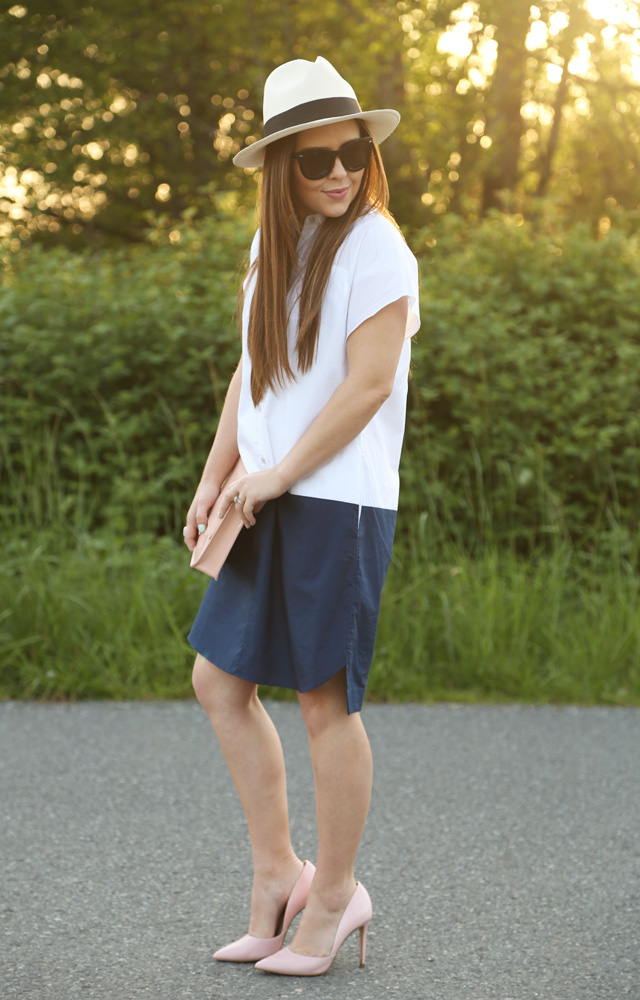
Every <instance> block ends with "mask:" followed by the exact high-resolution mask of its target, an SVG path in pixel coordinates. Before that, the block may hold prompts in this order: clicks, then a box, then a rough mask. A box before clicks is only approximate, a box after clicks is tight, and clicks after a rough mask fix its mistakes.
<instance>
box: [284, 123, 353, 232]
mask: <svg viewBox="0 0 640 1000" xmlns="http://www.w3.org/2000/svg"><path fill="white" fill-rule="evenodd" d="M359 137H360V129H359V128H358V125H357V122H355V121H348V122H335V123H334V124H333V125H319V126H318V128H310V129H307V130H306V131H304V132H298V134H297V136H296V144H295V149H294V152H296V153H299V152H301V151H302V150H303V149H312V148H317V147H318V146H320V147H322V148H324V149H340V146H342V145H344V143H345V142H351V140H352V139H358V138H359ZM363 174H364V168H363V169H362V170H358V171H357V172H356V173H351V172H350V171H348V170H345V168H344V167H343V166H342V163H341V162H340V157H336V160H335V162H334V164H333V167H332V169H331V172H330V173H329V174H327V176H326V177H321V178H320V180H319V181H310V180H307V178H306V177H303V176H302V173H301V172H300V165H299V163H298V161H297V160H292V161H291V193H292V195H293V200H294V203H295V206H296V209H297V210H298V212H299V214H300V217H301V218H302V219H306V217H307V216H308V215H326V216H329V217H330V218H332V219H336V218H338V217H339V216H340V215H344V213H345V212H346V211H347V209H348V207H349V205H350V204H351V202H352V201H353V199H354V198H355V196H356V195H357V193H358V191H359V189H360V185H361V184H362V177H363Z"/></svg>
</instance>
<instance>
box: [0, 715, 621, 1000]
mask: <svg viewBox="0 0 640 1000" xmlns="http://www.w3.org/2000/svg"><path fill="white" fill-rule="evenodd" d="M269 711H270V712H271V714H272V716H273V718H274V720H275V722H276V725H277V726H278V728H279V730H280V732H281V735H282V739H283V743H284V746H285V754H286V756H287V759H288V761H289V764H290V766H289V795H290V802H291V812H292V826H293V835H294V843H295V844H296V845H297V848H298V850H299V852H300V854H301V855H302V856H303V857H309V858H312V859H313V858H315V852H316V841H315V820H314V805H313V794H312V779H311V767H310V762H309V755H308V749H307V743H306V736H305V732H304V727H303V725H302V723H301V720H300V716H299V711H298V708H297V706H296V705H292V704H277V703H271V704H270V705H269ZM363 718H364V720H365V724H366V726H367V729H368V731H369V734H370V737H371V742H372V745H373V750H374V758H375V790H374V799H373V803H372V809H371V814H370V818H369V822H368V825H367V829H366V832H365V836H364V840H363V843H362V847H361V851H360V855H359V865H358V876H359V877H360V878H361V879H362V881H363V882H364V884H365V885H366V886H367V888H368V889H369V892H370V893H371V896H372V898H373V904H374V918H373V920H372V922H371V927H370V933H369V942H368V956H367V958H368V961H367V966H366V968H365V969H360V968H359V967H358V935H353V936H352V937H351V938H349V940H348V941H347V942H346V944H345V945H344V946H343V948H342V949H341V951H340V953H339V955H338V958H337V959H336V961H335V962H334V965H333V967H332V969H331V970H330V972H329V973H328V974H327V975H326V976H323V977H320V978H318V979H298V978H286V977H283V978H281V977H275V976H269V975H267V974H265V973H260V972H258V971H257V970H255V969H254V968H253V967H252V966H233V965H226V964H222V963H216V962H213V961H212V960H211V952H212V949H213V947H214V946H219V945H220V944H222V943H224V942H226V941H227V940H230V939H231V938H233V937H235V936H239V935H240V934H242V933H244V932H245V930H246V923H247V919H248V894H249V888H250V881H251V876H250V855H249V850H248V845H247V841H246V836H245V827H244V820H243V817H242V813H241V811H240V807H239V805H238V803H237V801H236V798H235V793H234V789H233V786H232V784H231V781H230V778H229V776H228V774H227V773H226V769H225V766H224V762H223V760H222V757H221V754H220V752H219V750H218V748H217V745H216V743H215V739H214V737H213V733H212V731H211V730H210V728H209V724H208V721H207V719H206V717H205V716H204V714H203V713H202V710H201V709H200V708H199V706H197V705H196V704H195V703H157V704H141V703H135V704H113V703H105V704H95V703H91V704H79V705H36V704H15V703H5V704H0V750H1V758H0V776H1V787H0V794H1V801H2V821H3V822H2V844H1V851H2V859H1V860H2V883H1V898H0V912H1V915H2V925H1V929H0V934H1V935H2V936H1V938H0V941H1V942H2V944H1V955H0V996H1V997H2V1000H13V998H20V1000H75V998H99V1000H138V998H149V997H153V998H167V1000H169V998H171V1000H179V998H190V1000H232V998H233V1000H235V998H250V1000H254V998H255V1000H276V998H277V1000H281V998H282V1000H296V998H298V997H300V996H304V997H311V998H314V1000H315V998H318V1000H320V998H322V1000H332V998H340V1000H383V998H390V997H402V998H403V1000H404V998H409V1000H414V998H415V1000H417V998H423V997H424V998H437V1000H467V998H468V1000H488V998H491V1000H494V998H495V1000H529V998H534V997H540V998H544V1000H595V998H598V1000H622V998H633V1000H640V877H639V876H640V802H639V795H638V792H639V790H640V788H639V786H640V779H639V774H640V711H638V710H635V709H605V708H594V709H593V708H592V709H579V708H549V707H526V706H509V707H499V706H480V707H475V706H473V707H472V706H455V705H439V706H420V705H405V706H376V705H372V706H367V707H365V710H364V713H363Z"/></svg>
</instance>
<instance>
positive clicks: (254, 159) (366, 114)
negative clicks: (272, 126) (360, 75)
mask: <svg viewBox="0 0 640 1000" xmlns="http://www.w3.org/2000/svg"><path fill="white" fill-rule="evenodd" d="M354 119H361V120H362V121H364V122H366V123H367V125H368V127H369V131H370V132H371V135H372V138H373V140H374V142H376V143H377V144H378V145H380V143H381V142H383V141H384V140H385V139H387V138H388V137H389V136H390V135H391V133H392V132H393V130H394V129H395V128H396V126H397V124H398V122H399V121H400V115H399V113H398V112H397V111H393V110H392V109H391V108H385V109H383V110H381V111H358V112H357V113H356V114H353V115H340V116H338V117H337V118H321V119H319V120H318V121H314V122H305V123H304V125H292V126H291V128H284V129H282V131H281V132H274V134H273V135H269V136H267V137H266V138H265V139H258V141H257V142H252V143H251V145H250V146H245V148H244V149H241V150H240V152H239V153H236V155H235V156H234V158H233V163H234V164H235V166H236V167H261V166H262V165H263V163H264V151H265V149H266V147H267V146H270V145H271V143H272V142H276V141H277V140H278V139H284V137H285V136H286V135H292V134H293V133H294V132H306V131H307V130H308V129H310V128H318V127H319V126H320V125H334V124H335V123H336V122H348V121H353V120H354Z"/></svg>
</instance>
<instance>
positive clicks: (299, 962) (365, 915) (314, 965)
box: [256, 882, 372, 976]
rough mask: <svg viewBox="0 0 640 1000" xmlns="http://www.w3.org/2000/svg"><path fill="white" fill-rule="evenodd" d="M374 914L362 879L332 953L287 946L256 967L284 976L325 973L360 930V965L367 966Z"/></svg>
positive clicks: (339, 928) (334, 942)
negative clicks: (310, 952)
mask: <svg viewBox="0 0 640 1000" xmlns="http://www.w3.org/2000/svg"><path fill="white" fill-rule="evenodd" d="M371 913H372V907H371V900H370V899H369V893H368V892H367V890H366V889H365V887H364V886H363V885H362V883H361V882H358V883H357V884H356V891H355V892H354V894H353V896H352V897H351V899H350V900H349V905H348V906H347V908H346V910H345V911H344V913H343V914H342V919H341V920H340V923H339V924H338V930H337V931H336V936H335V938H334V941H333V947H332V949H331V954H329V955H300V954H298V952H297V951H292V950H291V948H283V949H282V951H279V952H277V954H274V955H270V956H269V957H268V958H265V959H263V960H262V961H260V962H257V963H256V969H262V971H263V972H275V973H276V974H277V975H280V976H321V975H322V974H323V972H326V971H327V969H329V968H330V967H331V963H332V962H333V960H334V958H335V957H336V955H337V954H338V951H339V950H340V948H341V946H342V945H343V944H344V942H345V941H346V940H347V938H348V937H349V935H350V934H353V932H354V931H357V930H359V931H360V966H363V965H364V959H365V953H366V945H367V929H368V927H369V921H370V920H371Z"/></svg>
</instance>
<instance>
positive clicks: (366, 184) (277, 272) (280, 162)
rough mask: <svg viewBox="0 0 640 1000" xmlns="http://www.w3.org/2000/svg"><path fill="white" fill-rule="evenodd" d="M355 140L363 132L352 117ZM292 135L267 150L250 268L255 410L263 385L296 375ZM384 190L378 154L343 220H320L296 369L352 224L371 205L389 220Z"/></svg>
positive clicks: (309, 353) (310, 349)
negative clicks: (292, 352) (291, 300)
mask: <svg viewBox="0 0 640 1000" xmlns="http://www.w3.org/2000/svg"><path fill="white" fill-rule="evenodd" d="M357 124H358V126H359V128H360V134H361V135H369V132H368V130H367V128H366V126H365V124H364V122H362V121H360V120H358V121H357ZM295 140H296V135H295V133H294V134H293V135H289V136H285V138H284V139H279V140H278V141H277V142H274V143H271V145H269V146H267V148H266V153H265V160H264V170H263V175H262V188H261V196H260V244H259V249H258V257H257V260H256V261H255V263H254V265H252V267H251V268H250V269H249V272H248V273H251V272H252V271H253V270H254V269H255V271H256V284H255V289H254V293H253V299H252V302H251V311H250V315H249V331H248V347H249V354H250V357H251V396H252V399H253V402H254V404H255V405H257V404H258V403H259V402H260V400H261V399H262V397H263V396H264V394H265V392H266V390H267V388H269V389H275V388H276V387H277V386H283V385H284V384H285V383H286V382H287V381H288V380H289V379H293V378H294V377H295V375H294V371H293V368H292V366H291V361H290V358H289V352H288V346H287V325H288V320H289V314H288V308H287V292H288V291H289V288H290V287H291V284H292V282H293V281H294V279H295V277H296V274H297V272H296V267H297V257H296V248H297V245H298V239H299V237H300V233H301V231H302V223H301V221H300V219H299V218H298V215H297V213H296V209H295V205H294V202H293V197H292V194H291V181H290V177H291V173H290V172H291V154H292V153H293V150H294V147H295ZM388 204H389V188H388V185H387V178H386V176H385V172H384V167H383V165H382V159H381V157H380V151H379V149H378V146H377V145H376V143H375V142H374V143H373V152H372V155H371V159H370V160H369V163H368V165H367V167H366V168H365V172H364V176H363V178H362V183H361V184H360V188H359V190H358V193H357V195H356V197H355V198H354V200H353V201H352V202H351V204H350V205H349V208H348V209H347V211H346V212H345V213H344V215H341V216H339V217H338V218H335V219H333V218H326V219H325V220H324V221H323V223H322V225H321V226H320V228H319V230H318V234H317V237H316V239H315V241H314V244H313V247H312V249H311V252H310V254H309V259H308V261H307V265H306V270H305V273H304V279H303V282H302V290H301V292H300V310H299V322H298V336H297V340H296V353H297V361H298V367H299V368H300V370H301V371H303V372H306V371H308V370H309V368H311V366H312V364H313V361H314V358H315V354H316V345H317V341H318V332H319V328H320V311H321V309H322V300H323V297H324V292H325V289H326V286H327V282H328V280H329V274H330V272H331V266H332V264H333V261H334V258H335V256H336V253H337V252H338V250H339V248H340V245H341V243H342V241H343V240H344V238H345V236H346V235H347V233H348V231H349V229H350V227H351V225H352V224H353V222H354V220H355V219H357V217H358V216H359V215H361V214H362V213H363V212H365V211H366V210H367V209H368V208H369V207H374V208H376V209H378V211H379V212H381V213H382V214H383V215H385V216H386V217H387V218H389V219H391V221H392V222H393V221H394V220H393V217H392V216H391V213H390V212H389V209H388V207H387V206H388Z"/></svg>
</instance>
